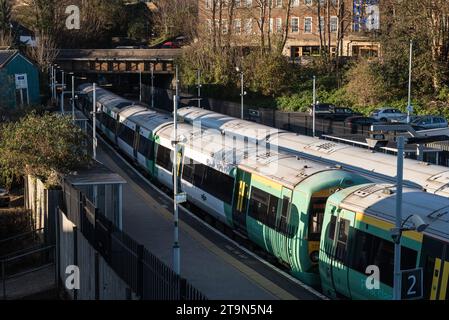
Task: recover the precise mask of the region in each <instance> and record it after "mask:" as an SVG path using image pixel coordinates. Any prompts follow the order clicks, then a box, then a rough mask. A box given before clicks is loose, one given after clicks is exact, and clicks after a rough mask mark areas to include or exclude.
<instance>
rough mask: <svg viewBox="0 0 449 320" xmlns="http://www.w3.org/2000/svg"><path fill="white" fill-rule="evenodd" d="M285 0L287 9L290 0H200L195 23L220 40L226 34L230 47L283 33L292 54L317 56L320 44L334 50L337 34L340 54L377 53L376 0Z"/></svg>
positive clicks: (279, 36) (279, 38) (266, 40)
mask: <svg viewBox="0 0 449 320" xmlns="http://www.w3.org/2000/svg"><path fill="white" fill-rule="evenodd" d="M290 1H291V9H290V12H288V10H287V6H288V3H289V0H199V11H198V12H199V26H200V28H205V29H206V30H207V32H208V33H209V34H213V35H214V36H215V37H220V39H221V38H223V39H226V38H227V37H226V36H229V35H230V37H228V38H227V39H232V40H231V42H232V45H235V46H252V45H255V44H256V43H259V44H260V43H261V35H262V33H264V40H263V41H264V43H265V44H266V43H270V42H273V41H281V42H282V40H283V39H284V38H286V43H285V46H284V54H285V55H287V56H290V57H291V58H292V59H295V58H298V57H303V56H314V55H319V51H320V45H321V47H323V46H329V44H330V48H331V52H332V53H335V51H336V49H337V38H339V39H340V41H339V42H340V45H339V53H340V55H342V56H360V55H364V56H373V55H374V56H376V55H378V54H379V51H380V45H379V43H378V41H376V34H377V31H378V30H379V29H380V14H379V0H290ZM341 2H342V3H341ZM264 3H266V4H267V5H264ZM339 4H341V7H339ZM338 8H340V9H338ZM262 17H263V19H262ZM214 20H215V23H212V21H214ZM287 21H288V24H287ZM262 30H263V32H262ZM338 35H340V36H338Z"/></svg>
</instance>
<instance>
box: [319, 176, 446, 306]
mask: <svg viewBox="0 0 449 320" xmlns="http://www.w3.org/2000/svg"><path fill="white" fill-rule="evenodd" d="M395 205H396V189H395V187H394V186H392V185H385V184H384V185H383V184H368V185H363V186H355V187H351V188H347V189H345V190H342V191H340V192H337V193H335V194H334V195H332V196H331V197H330V198H329V200H328V202H327V206H326V213H325V217H324V222H323V232H322V234H321V246H320V263H319V268H320V276H321V285H322V288H323V290H324V293H325V294H326V295H328V296H329V297H333V298H338V297H343V298H348V299H391V298H392V287H393V268H394V243H393V242H392V237H391V232H390V230H391V229H392V228H394V222H395V208H396V206H395ZM412 215H417V216H419V217H421V218H422V219H423V221H425V222H426V223H428V224H429V226H428V227H427V229H426V230H425V231H424V232H423V233H418V232H416V231H406V232H404V233H403V236H402V241H401V246H402V255H401V257H402V261H401V269H402V270H409V269H414V268H417V267H422V268H423V269H424V298H425V299H439V300H448V299H449V295H448V292H447V285H448V278H449V251H448V249H449V246H448V243H449V241H448V240H449V224H448V222H449V220H448V216H449V201H448V200H447V199H446V198H445V197H441V196H435V195H431V194H429V193H426V192H423V191H420V190H417V189H404V193H403V221H404V222H405V221H406V220H407V218H409V217H410V216H412ZM410 226H411V225H410V223H406V224H405V227H410ZM373 266H374V267H375V268H378V271H379V272H380V279H379V280H380V283H379V288H375V287H373V286H370V285H369V283H371V282H370V281H368V284H367V280H369V279H368V276H370V275H371V272H372V270H373V269H372V267H373ZM403 285H404V286H405V285H407V284H403ZM408 285H411V287H410V290H414V287H413V286H414V284H413V283H411V284H408Z"/></svg>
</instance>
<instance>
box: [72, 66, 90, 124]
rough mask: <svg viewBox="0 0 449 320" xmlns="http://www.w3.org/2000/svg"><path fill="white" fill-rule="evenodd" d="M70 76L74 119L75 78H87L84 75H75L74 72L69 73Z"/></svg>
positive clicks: (73, 115)
mask: <svg viewBox="0 0 449 320" xmlns="http://www.w3.org/2000/svg"><path fill="white" fill-rule="evenodd" d="M69 74H70V75H71V76H72V120H73V121H75V79H79V80H87V78H86V77H76V76H75V73H74V72H70V73H69Z"/></svg>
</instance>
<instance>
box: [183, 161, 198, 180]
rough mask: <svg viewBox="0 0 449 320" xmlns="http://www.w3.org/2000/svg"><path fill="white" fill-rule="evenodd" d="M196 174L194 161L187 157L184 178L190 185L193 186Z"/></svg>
mask: <svg viewBox="0 0 449 320" xmlns="http://www.w3.org/2000/svg"><path fill="white" fill-rule="evenodd" d="M194 172H195V163H194V161H193V160H192V159H190V158H188V157H185V159H184V168H183V170H182V178H183V179H184V180H185V181H187V182H188V183H190V184H193V182H194V181H193V175H194Z"/></svg>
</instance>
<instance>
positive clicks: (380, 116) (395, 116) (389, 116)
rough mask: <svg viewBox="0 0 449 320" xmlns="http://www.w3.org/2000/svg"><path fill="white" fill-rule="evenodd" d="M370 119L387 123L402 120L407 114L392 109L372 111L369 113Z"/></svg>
mask: <svg viewBox="0 0 449 320" xmlns="http://www.w3.org/2000/svg"><path fill="white" fill-rule="evenodd" d="M371 117H372V118H374V119H376V120H380V121H383V122H387V121H392V120H402V119H404V118H407V114H406V113H403V112H401V111H400V110H398V109H394V108H381V109H376V110H374V111H373V112H372V113H371Z"/></svg>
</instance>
